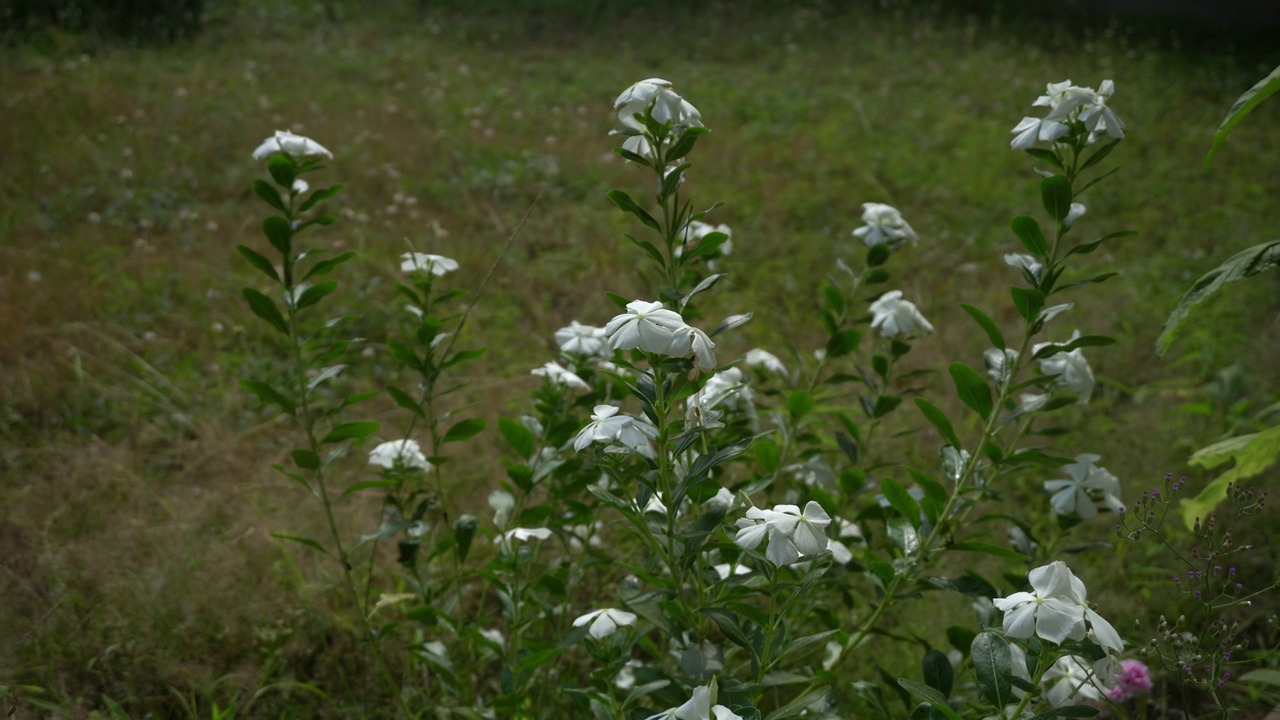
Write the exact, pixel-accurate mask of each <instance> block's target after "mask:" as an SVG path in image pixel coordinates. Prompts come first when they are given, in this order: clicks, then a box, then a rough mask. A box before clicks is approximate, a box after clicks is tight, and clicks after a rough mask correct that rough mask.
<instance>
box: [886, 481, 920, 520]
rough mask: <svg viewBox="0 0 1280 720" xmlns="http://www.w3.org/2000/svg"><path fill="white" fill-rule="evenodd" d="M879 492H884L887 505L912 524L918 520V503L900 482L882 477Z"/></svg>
mask: <svg viewBox="0 0 1280 720" xmlns="http://www.w3.org/2000/svg"><path fill="white" fill-rule="evenodd" d="M880 492H882V493H884V497H885V499H886V500H888V501H889V505H891V506H892V507H893V509H894V510H897V511H898V513H899V514H900V515H902V517H904V518H906V519H907V520H909V521H910V522H911V524H912V525H913V526H914V525H916V524H918V523H919V522H920V505H919V504H918V503H917V502H916V499H915V498H913V497H911V493H909V492H907V489H906V488H904V487H902V484H901V483H899V482H898V481H897V480H894V479H893V478H884V479H883V480H881V481H880Z"/></svg>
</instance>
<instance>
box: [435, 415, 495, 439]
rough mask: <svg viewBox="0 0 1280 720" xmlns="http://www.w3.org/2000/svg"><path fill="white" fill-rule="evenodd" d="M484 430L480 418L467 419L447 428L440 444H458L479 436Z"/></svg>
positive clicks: (483, 423)
mask: <svg viewBox="0 0 1280 720" xmlns="http://www.w3.org/2000/svg"><path fill="white" fill-rule="evenodd" d="M484 428H485V422H484V420H481V419H480V418H468V419H466V420H463V421H461V422H459V423H457V424H455V425H454V426H453V427H451V428H449V430H448V431H447V432H445V434H444V440H442V442H460V441H462V440H470V439H471V438H473V437H475V436H476V435H479V434H480V431H482V430H484Z"/></svg>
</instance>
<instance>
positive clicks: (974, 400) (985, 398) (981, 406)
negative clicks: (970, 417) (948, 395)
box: [949, 362, 992, 420]
mask: <svg viewBox="0 0 1280 720" xmlns="http://www.w3.org/2000/svg"><path fill="white" fill-rule="evenodd" d="M949 369H950V371H951V379H952V381H954V382H955V384H956V394H957V395H959V396H960V401H961V402H963V403H964V404H965V405H968V406H969V408H970V409H971V410H973V411H974V412H976V413H978V414H979V415H981V416H982V419H983V420H985V419H987V417H988V416H990V415H991V407H992V401H991V388H990V387H989V386H988V385H987V381H986V380H984V379H983V377H982V376H981V375H979V374H978V373H977V372H976V371H975V370H974V369H973V368H971V367H969V366H968V365H965V364H964V363H961V362H955V363H951V367H950V368H949Z"/></svg>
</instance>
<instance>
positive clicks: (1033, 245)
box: [1009, 215, 1049, 257]
mask: <svg viewBox="0 0 1280 720" xmlns="http://www.w3.org/2000/svg"><path fill="white" fill-rule="evenodd" d="M1009 226H1010V227H1011V228H1013V234H1014V235H1017V236H1018V239H1019V240H1021V241H1022V246H1023V247H1025V248H1026V249H1027V250H1028V251H1030V252H1031V254H1032V255H1035V256H1036V257H1044V256H1045V255H1046V254H1047V253H1048V252H1049V243H1048V242H1046V241H1045V239H1044V233H1043V232H1041V231H1040V223H1038V222H1036V221H1035V218H1030V217H1027V216H1026V215H1019V216H1018V217H1016V218H1014V219H1013V221H1012V222H1010V223H1009Z"/></svg>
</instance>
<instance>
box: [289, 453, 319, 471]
mask: <svg viewBox="0 0 1280 720" xmlns="http://www.w3.org/2000/svg"><path fill="white" fill-rule="evenodd" d="M291 454H292V455H293V464H294V465H297V466H298V467H300V468H302V469H303V470H319V469H320V456H319V455H316V454H315V453H314V452H312V451H310V450H294V451H293V453H291Z"/></svg>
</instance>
